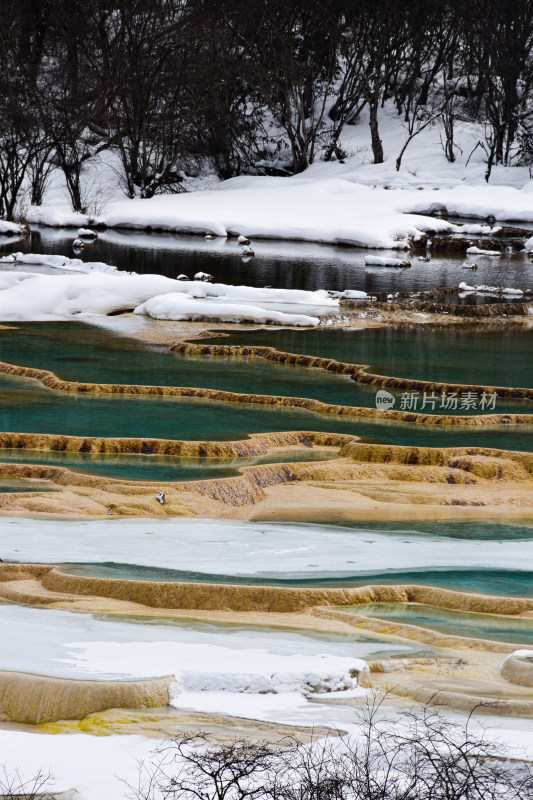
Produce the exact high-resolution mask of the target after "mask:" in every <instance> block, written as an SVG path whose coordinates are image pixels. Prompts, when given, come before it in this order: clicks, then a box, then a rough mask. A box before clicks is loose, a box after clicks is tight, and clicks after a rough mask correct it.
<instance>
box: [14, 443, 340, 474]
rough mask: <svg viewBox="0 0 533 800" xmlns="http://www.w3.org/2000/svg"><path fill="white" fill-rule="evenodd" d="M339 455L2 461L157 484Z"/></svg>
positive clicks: (32, 454) (39, 454) (19, 456)
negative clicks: (256, 466)
mask: <svg viewBox="0 0 533 800" xmlns="http://www.w3.org/2000/svg"><path fill="white" fill-rule="evenodd" d="M335 457H337V456H336V453H324V452H321V451H318V450H312V449H305V450H303V451H283V452H278V453H275V454H269V455H264V456H257V457H255V458H233V459H226V458H180V457H174V458H173V457H170V456H142V455H134V456H129V455H122V454H120V455H101V454H99V453H68V452H65V453H63V452H53V451H52V452H49V451H45V450H43V451H41V450H0V462H1V463H4V462H7V463H15V464H47V465H50V466H54V467H67V468H69V469H73V470H74V471H75V472H85V473H90V474H91V475H103V476H109V477H110V478H125V479H127V480H147V479H150V480H153V481H191V480H202V479H205V478H225V477H229V476H231V475H238V471H239V469H240V468H241V467H245V466H251V465H254V464H271V463H276V464H283V463H294V462H298V461H327V460H329V459H331V458H335Z"/></svg>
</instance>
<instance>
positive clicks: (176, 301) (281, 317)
mask: <svg viewBox="0 0 533 800" xmlns="http://www.w3.org/2000/svg"><path fill="white" fill-rule="evenodd" d="M135 313H136V314H144V315H146V316H149V317H152V318H153V319H171V320H208V321H210V322H258V323H266V322H273V323H279V324H282V325H295V326H316V325H318V323H319V319H318V317H310V316H307V315H304V314H285V313H283V312H282V311H265V310H264V309H262V308H259V306H250V305H239V304H238V303H217V304H216V305H215V304H214V303H212V302H211V303H210V302H209V301H208V300H193V299H192V298H191V297H189V296H188V295H184V294H183V293H181V292H180V293H176V294H164V295H159V296H157V297H152V298H151V300H148V301H147V302H146V303H143V304H142V305H140V306H137V308H136V309H135Z"/></svg>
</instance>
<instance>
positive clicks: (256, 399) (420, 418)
mask: <svg viewBox="0 0 533 800" xmlns="http://www.w3.org/2000/svg"><path fill="white" fill-rule="evenodd" d="M173 347H174V348H175V349H176V350H177V351H178V352H191V353H192V352H198V353H200V352H205V353H206V354H207V353H211V351H210V350H205V351H204V350H203V348H204V347H213V348H214V347H217V348H221V350H224V351H227V350H228V346H227V345H187V344H180V345H173ZM189 347H193V348H194V347H198V348H200V349H199V350H198V351H195V350H190V351H188V350H187V349H185V350H181V349H180V348H189ZM258 349H259V350H271V348H258ZM238 350H241V351H243V352H240V353H237V355H242V356H249V355H252V356H254V355H255V357H261V358H263V357H265V358H267V357H268V356H264V355H262V354H261V355H256V354H254V353H253V352H251V351H252V348H248V347H243V348H238ZM211 354H215V353H211ZM216 354H217V355H231V354H232V353H231V352H229V351H228V352H218V353H216ZM273 354H276V357H275V358H273V360H278V359H277V355H278V354H279V356H280V358H279V360H280V361H281V362H284V363H295V364H296V363H299V360H300V359H302V360H303V361H305V362H306V363H303V364H301V365H302V366H305V367H311V366H315V367H316V366H318V367H320V368H322V369H328V371H331V372H335V371H337V372H339V373H344V374H350V369H352V368H355V367H356V366H357V365H348V364H343V363H342V362H334V361H329V360H324V359H315V358H313V357H311V356H298V355H294V354H291V353H282V352H280V351H276V350H274V351H273ZM292 358H294V359H295V361H294V362H291V359H292ZM314 362H323V363H322V364H319V363H314ZM326 364H333V365H337V364H338V365H339V369H338V370H336V369H334V368H332V369H329V367H326V366H325V365H326ZM358 368H359V367H358ZM0 373H2V374H4V375H14V376H16V377H20V378H31V379H33V380H37V381H39V382H40V383H41V384H42V385H43V386H46V387H47V388H48V389H53V390H54V391H59V392H74V393H77V394H121V395H132V396H133V395H137V396H142V395H144V396H152V397H182V398H189V399H203V400H211V401H217V402H223V403H240V404H247V405H261V406H270V407H277V408H294V409H303V410H304V411H311V412H314V413H318V414H326V415H329V416H337V417H345V418H366V419H368V418H370V419H373V420H378V421H379V420H381V421H389V422H390V421H392V422H409V423H416V424H418V425H439V426H449V427H474V426H480V425H533V414H480V415H479V416H460V415H451V414H450V415H440V414H419V413H413V412H409V411H393V410H387V411H378V410H377V409H375V408H366V407H360V406H342V405H334V404H332V403H325V402H323V401H321V400H314V399H310V398H306V397H285V396H284V395H262V394H242V393H239V392H228V391H224V390H222V389H205V388H194V387H190V386H148V385H142V384H139V385H135V384H111V383H82V382H77V381H64V380H61V378H58V376H57V375H56V374H55V373H54V372H51V371H49V370H44V369H36V368H33V367H24V366H19V365H16V364H9V363H7V362H4V361H0ZM361 375H362V379H361V382H362V383H371V384H372V385H376V386H390V387H391V388H392V387H396V388H399V387H400V386H404V387H405V388H407V387H410V388H419V387H421V386H423V387H425V388H426V390H438V391H441V390H443V391H444V390H445V389H446V388H448V389H449V390H453V391H455V390H456V389H460V390H465V391H466V390H469V391H475V390H476V389H478V390H479V389H481V390H483V387H472V386H464V387H460V386H459V385H458V384H440V383H434V384H431V383H422V382H420V381H407V380H405V381H404V380H403V379H401V378H387V377H385V376H379V375H378V376H373V375H370V374H368V373H364V372H361ZM351 377H352V378H353V375H351ZM374 378H375V379H376V382H375V383H373V380H374ZM354 379H355V378H354ZM484 388H485V390H486V391H487V390H488V391H489V393H491V392H492V390H493V387H484ZM498 390H501V391H502V392H525V393H526V394H524V395H516V394H515V395H512V394H510V395H505V396H514V397H523V398H528V399H529V398H530V397H531V398H533V390H531V389H505V387H499V388H498Z"/></svg>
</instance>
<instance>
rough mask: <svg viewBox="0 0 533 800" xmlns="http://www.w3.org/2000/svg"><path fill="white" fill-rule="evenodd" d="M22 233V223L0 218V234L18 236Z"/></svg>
mask: <svg viewBox="0 0 533 800" xmlns="http://www.w3.org/2000/svg"><path fill="white" fill-rule="evenodd" d="M22 233H24V228H23V227H22V225H17V223H16V222H7V220H5V219H0V236H20V235H21V234H22Z"/></svg>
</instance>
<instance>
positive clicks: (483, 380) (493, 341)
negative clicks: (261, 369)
mask: <svg viewBox="0 0 533 800" xmlns="http://www.w3.org/2000/svg"><path fill="white" fill-rule="evenodd" d="M202 341H212V342H215V341H218V342H220V341H221V340H220V338H219V339H216V340H215V339H211V340H209V339H204V340H202ZM223 341H224V343H225V344H247V345H252V344H256V345H268V346H269V347H275V348H277V349H278V350H285V351H287V352H291V353H306V354H309V355H316V356H322V357H324V358H335V359H337V360H338V361H348V362H350V363H357V364H367V365H369V367H370V368H371V371H375V372H379V373H383V374H386V375H394V376H400V377H406V378H416V379H420V380H426V381H442V382H444V383H446V382H449V383H465V384H467V383H469V384H481V385H492V386H521V387H524V386H525V387H533V328H530V329H521V328H520V329H519V328H515V327H510V328H492V329H490V328H489V329H487V328H484V327H480V326H479V325H477V326H475V325H472V324H471V323H470V324H469V323H465V324H461V325H452V326H443V327H437V326H433V325H416V326H412V327H403V326H402V327H398V328H367V329H360V330H346V329H334V330H327V329H321V330H302V331H295V330H268V329H262V330H258V331H236V332H230V333H229V336H228V337H225V338H224V340H223ZM498 406H500V403H498Z"/></svg>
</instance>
